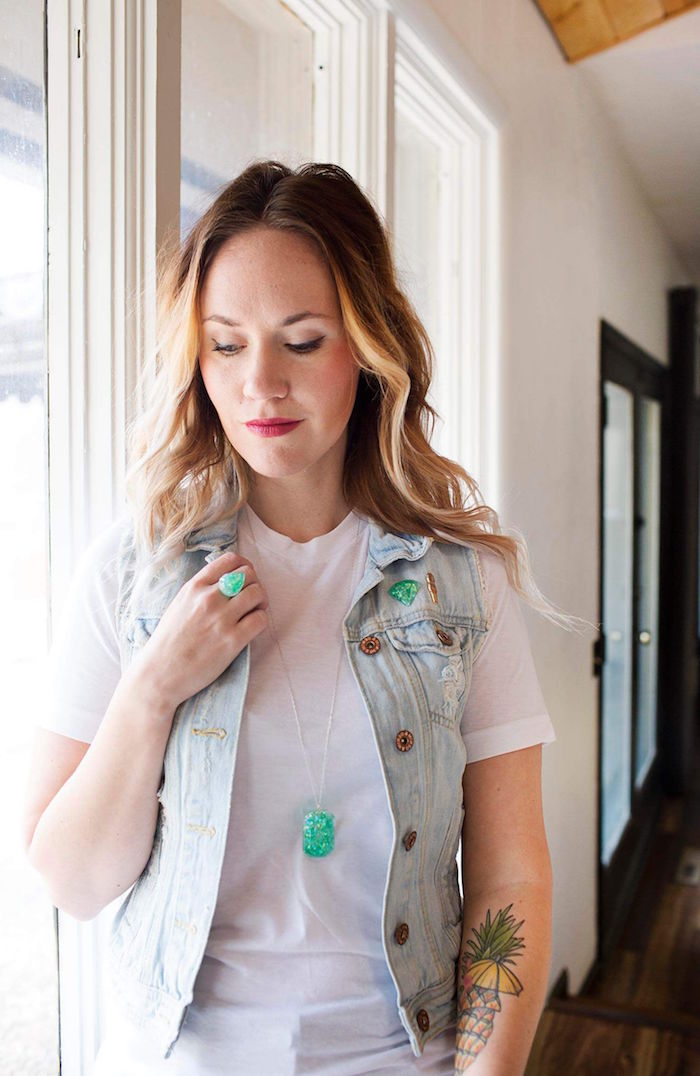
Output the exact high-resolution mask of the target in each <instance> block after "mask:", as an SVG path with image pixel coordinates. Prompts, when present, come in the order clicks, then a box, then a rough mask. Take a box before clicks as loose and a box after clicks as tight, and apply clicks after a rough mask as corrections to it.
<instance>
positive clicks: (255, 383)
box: [244, 344, 287, 397]
mask: <svg viewBox="0 0 700 1076" xmlns="http://www.w3.org/2000/svg"><path fill="white" fill-rule="evenodd" d="M247 359H248V363H247V368H246V374H245V386H244V389H245V393H246V395H248V396H252V397H260V396H269V395H272V394H274V395H284V394H285V393H286V391H287V378H286V375H285V373H284V371H283V369H282V367H281V363H280V356H279V353H277V352H276V351H275V349H274V348H273V347H272V346H270V345H265V344H257V345H256V344H251V345H249V348H248V356H247Z"/></svg>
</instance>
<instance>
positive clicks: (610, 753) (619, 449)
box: [601, 382, 634, 864]
mask: <svg viewBox="0 0 700 1076" xmlns="http://www.w3.org/2000/svg"><path fill="white" fill-rule="evenodd" d="M605 397H606V400H607V409H608V421H607V424H606V426H605V428H604V431H603V564H604V578H603V632H604V634H605V663H604V665H603V684H602V689H603V715H602V726H603V727H602V740H603V742H602V775H601V781H602V800H603V802H602V811H601V824H602V833H601V845H602V862H603V863H604V864H607V863H608V862H609V861H610V858H611V856H612V854H613V852H614V851H615V848H616V847H617V844H618V841H619V839H620V836H621V834H622V831H623V829H624V827H625V824H626V822H627V819H628V818H629V813H630V739H631V700H632V649H631V646H632V542H633V518H632V512H633V422H632V416H633V407H634V401H633V397H632V394H631V393H630V392H628V391H627V389H623V388H621V387H620V386H619V385H614V384H611V383H609V382H606V384H605Z"/></svg>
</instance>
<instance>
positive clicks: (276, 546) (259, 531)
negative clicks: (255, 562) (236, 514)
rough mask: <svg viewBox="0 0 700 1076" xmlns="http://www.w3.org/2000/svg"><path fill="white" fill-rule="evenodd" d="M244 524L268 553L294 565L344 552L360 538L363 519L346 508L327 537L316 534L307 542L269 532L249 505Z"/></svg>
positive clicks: (362, 530) (364, 522) (245, 512)
mask: <svg viewBox="0 0 700 1076" xmlns="http://www.w3.org/2000/svg"><path fill="white" fill-rule="evenodd" d="M243 512H244V514H245V522H246V524H247V526H248V528H249V531H252V534H253V538H254V539H255V543H256V544H257V545H258V546H259V547H260V549H264V550H265V551H266V552H268V553H273V554H274V555H275V556H277V557H284V558H286V559H288V560H296V561H297V562H300V561H301V562H306V561H315V562H318V561H319V560H321V561H324V560H330V559H331V558H333V557H336V556H337V555H338V554H339V553H341V552H343V551H347V550H348V549H350V548H351V547H352V546H353V545H354V543H355V536H356V535H357V537H358V539H359V538H361V537H363V535H364V529H363V525H366V522H367V521H366V520H365V519H364V518H363V517H362V516H359V515H358V514H357V513H356V512H355V511H354V509H350V511H349V512H348V514H347V515H346V516H345V518H344V519H343V520H341V522H340V523H339V524H338V526H337V527H334V528H333V530H332V531H328V533H327V534H319V535H317V536H316V538H311V539H310V540H309V541H308V542H295V541H294V539H293V538H290V537H289V536H288V535H286V534H281V533H280V532H279V531H276V530H273V529H272V528H271V527H268V526H267V524H266V523H264V522H263V521H262V519H261V518H260V516H258V515H256V513H255V512H254V511H253V509H252V508H251V507H250V505H249V504H245V505H244V506H243Z"/></svg>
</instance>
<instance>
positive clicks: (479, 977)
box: [455, 904, 525, 1072]
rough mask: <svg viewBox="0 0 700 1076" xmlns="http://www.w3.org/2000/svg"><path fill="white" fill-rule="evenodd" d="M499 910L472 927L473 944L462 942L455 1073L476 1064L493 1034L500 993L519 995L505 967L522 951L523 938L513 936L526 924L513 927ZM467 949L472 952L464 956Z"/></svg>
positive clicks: (505, 911) (519, 987)
mask: <svg viewBox="0 0 700 1076" xmlns="http://www.w3.org/2000/svg"><path fill="white" fill-rule="evenodd" d="M512 907H513V905H512V904H509V905H508V907H507V908H502V909H501V910H500V911H499V913H498V915H497V916H496V918H495V919H494V920H493V923H492V922H491V909H490V908H489V909H488V910H487V912H486V922H485V923H481V925H480V926H479V929H478V930H475V928H474V927H472V933H473V934H475V935H476V941H473V940H472V939H471V938H470V939H469V940H468V941H467V942H465V948H464V949H463V951H462V953H461V955H460V959H459V967H458V972H457V996H458V999H459V1002H458V1020H457V1052H456V1057H455V1072H465V1071H466V1070H467V1069H468V1068H469V1066H470V1065H471V1064H473V1063H474V1061H476V1059H477V1058H478V1056H479V1054H480V1053H481V1051H482V1050H483V1049H484V1047H485V1046H486V1043H487V1042H488V1040H489V1037H490V1035H491V1032H492V1031H493V1018H494V1016H495V1015H496V1013H497V1012H500V1009H501V1001H500V998H499V994H519V993H520V991H521V990H522V989H523V985H522V983H521V982H520V980H519V979H518V978H517V977H516V976H515V975H514V974H513V972H512V971H511V970H510V969H509V968H507V967H506V965H507V964H514V963H515V959H514V958H515V956H516V954H517V955H520V950H521V949H524V948H525V946H524V943H523V939H522V938H517V937H516V936H515V934H516V931H518V930H519V929H520V927H521V926H522V925H523V923H524V922H525V920H524V919H521V921H520V922H519V923H517V924H516V922H515V919H514V918H513V916H512V915H509V914H508V912H509V911H510V909H511V908H512ZM466 946H469V948H470V949H471V953H467V951H466Z"/></svg>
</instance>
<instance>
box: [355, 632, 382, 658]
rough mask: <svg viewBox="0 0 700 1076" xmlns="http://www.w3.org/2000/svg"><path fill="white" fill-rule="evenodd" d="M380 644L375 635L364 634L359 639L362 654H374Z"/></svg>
mask: <svg viewBox="0 0 700 1076" xmlns="http://www.w3.org/2000/svg"><path fill="white" fill-rule="evenodd" d="M381 645H382V644H381V643H380V642H379V639H378V638H377V636H376V635H365V637H364V639H361V640H360V650H361V651H362V653H363V654H376V653H377V651H378V650H379V649H380V647H381Z"/></svg>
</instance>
